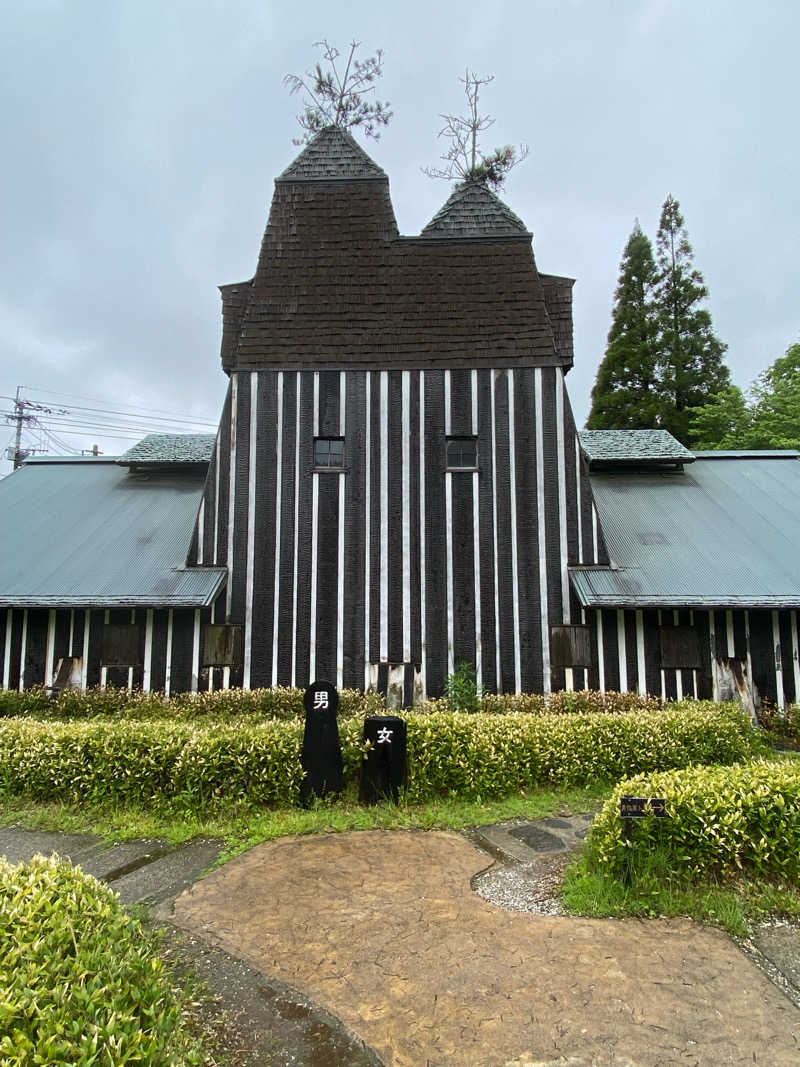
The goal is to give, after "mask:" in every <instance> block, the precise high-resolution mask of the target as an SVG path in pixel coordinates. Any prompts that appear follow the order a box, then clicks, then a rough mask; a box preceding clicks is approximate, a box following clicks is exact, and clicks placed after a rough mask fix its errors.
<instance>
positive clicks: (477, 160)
mask: <svg viewBox="0 0 800 1067" xmlns="http://www.w3.org/2000/svg"><path fill="white" fill-rule="evenodd" d="M459 81H460V82H461V84H462V85H463V86H464V95H465V96H466V98H467V111H468V114H466V115H441V116H440V118H443V119H444V120H445V124H444V126H443V127H442V129H441V130H440V131H439V136H440V137H444V138H446V139H447V140H448V141H449V142H450V147H449V148H448V150H447V151H446V152H445V153H444V155H443V156H442V157H441V158H442V160H444V163H445V166H444V167H423V168H422V172H423V174H427V175H428V177H429V178H445V179H446V180H448V181H452V180H453V179H455V180H457V181H463V182H469V181H472V182H483V183H484V184H486V185H490V186H491V187H492V188H493V189H499V188H500V186H501V185H502V184H503V182H504V181H505V179H506V175H507V174H508V172H509V171H510V170H511V169H512V168H513V167H515V166H516V165H517V163H521V162H522V160H523V159H525V157H526V156H527V155H528V146H527V145H520V146H519V148H514V147H513V146H512V145H504V146H503V147H502V148H495V150H494V151H493V152H491V153H489V154H488V155H487V154H486V153H485V152H483V151H482V150H481V148H480V147H479V145H478V134H480V133H482V132H483V131H484V130H488V129H489V127H490V126H494V121H495V120H494V119H493V118H492V117H491V115H481V114H480V112H479V111H478V96H479V95H480V90H481V86H483V85H488V84H489V82H492V81H494V75H493V74H490V75H487V76H486V77H485V78H479V77H478V75H477V74H475V72H474V71H471V70H470V69H469V68H467V70H466V72H465V74H464V77H463V78H459Z"/></svg>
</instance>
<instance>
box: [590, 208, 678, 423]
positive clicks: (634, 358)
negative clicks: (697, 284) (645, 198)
mask: <svg viewBox="0 0 800 1067" xmlns="http://www.w3.org/2000/svg"><path fill="white" fill-rule="evenodd" d="M655 283H656V265H655V260H654V259H653V246H652V245H651V243H650V239H649V237H647V236H646V235H645V234H644V233H643V232H642V229H641V227H640V226H639V223H638V221H637V222H636V224H635V225H634V227H633V231H632V232H631V235H630V237H629V238H628V243H627V244H626V245H625V251H624V252H623V254H622V262H621V263H620V269H619V282H618V283H617V289H616V292H615V294H614V309H613V312H612V319H611V329H610V330H609V332H608V343H607V345H606V354H605V356H604V358H603V361H602V363H601V364H600V366H599V368H598V370H597V378H596V380H595V384H594V388H593V389H592V409H591V411H590V413H589V418H588V420H587V422H586V425H587V427H588V428H589V429H590V430H628V429H641V428H651V427H654V426H658V425H659V424H660V413H661V412H660V397H659V392H658V349H657V336H658V323H657V319H656V313H655V309H654V305H653V290H654V286H655Z"/></svg>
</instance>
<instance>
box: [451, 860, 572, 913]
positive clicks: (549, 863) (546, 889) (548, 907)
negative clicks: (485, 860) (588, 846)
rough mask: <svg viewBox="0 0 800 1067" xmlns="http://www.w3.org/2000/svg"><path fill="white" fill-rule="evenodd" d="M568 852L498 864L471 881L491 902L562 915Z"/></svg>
mask: <svg viewBox="0 0 800 1067" xmlns="http://www.w3.org/2000/svg"><path fill="white" fill-rule="evenodd" d="M571 858H572V857H571V855H570V854H569V853H566V854H565V853H563V852H562V853H557V854H546V855H542V856H540V857H539V858H538V859H537V860H536V861H535V862H534V863H525V864H523V863H520V864H513V865H512V864H508V865H501V864H499V863H496V864H495V865H494V866H493V867H490V868H489V869H488V870H487V871H482V872H481V873H480V874H478V875H476V876H475V877H474V878H473V880H472V888H473V889H474V890H475V892H476V893H477V894H478V895H479V896H481V897H483V899H484V900H487V901H488V902H489V903H490V904H497V905H498V906H499V907H501V908H510V909H511V910H512V911H527V912H531V913H533V914H534V915H563V914H564V911H563V908H562V907H561V901H560V887H561V879H562V877H563V874H564V868H565V867H566V866H567V864H568V863H569V861H570V859H571Z"/></svg>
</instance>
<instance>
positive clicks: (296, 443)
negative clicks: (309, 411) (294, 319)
mask: <svg viewBox="0 0 800 1067" xmlns="http://www.w3.org/2000/svg"><path fill="white" fill-rule="evenodd" d="M300 381H301V378H300V371H298V372H297V383H296V387H295V417H294V556H293V564H292V568H293V573H292V685H297V542H298V534H299V531H298V528H297V527H298V523H299V521H300ZM310 680H311V679H309V681H310Z"/></svg>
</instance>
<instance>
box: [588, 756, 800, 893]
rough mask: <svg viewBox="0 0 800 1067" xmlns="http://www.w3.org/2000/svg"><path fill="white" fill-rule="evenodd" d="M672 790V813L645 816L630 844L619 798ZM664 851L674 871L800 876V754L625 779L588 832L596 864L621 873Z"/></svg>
mask: <svg viewBox="0 0 800 1067" xmlns="http://www.w3.org/2000/svg"><path fill="white" fill-rule="evenodd" d="M625 794H631V795H634V796H653V797H665V798H666V801H667V811H668V813H669V814H668V817H667V818H659V819H657V818H655V817H654V816H652V815H651V816H646V817H645V818H643V819H637V820H636V825H635V826H634V828H633V834H632V840H631V842H630V843H629V844H626V843H625V840H624V837H623V831H622V819H621V818H620V814H619V799H620V797H621V796H624V795H625ZM654 851H658V852H659V854H660V856H661V859H662V860H664V862H666V863H667V864H668V866H669V868H670V869H671V870H675V871H680V872H683V873H684V874H686V875H688V876H698V875H702V874H705V873H707V872H716V873H732V872H737V871H742V870H746V871H748V872H751V873H753V874H760V875H773V876H779V877H781V878H783V879H787V880H791V879H794V880H796V879H797V878H798V877H800V761H796V760H775V761H767V760H758V761H755V762H752V763H747V764H742V765H740V766H733V767H689V768H685V769H683V770H674V771H667V772H665V773H659V774H642V775H638V776H637V777H635V778H631V779H629V780H628V781H623V782H620V783H619V784H618V785H617V787H616V788H615V790H614V792H613V794H612V796H611V797H610V799H609V800H608V801H607V802H606V803H605V805H604V806H603V809H602V811H601V812H600V814H599V815H598V816H597V818H596V819H595V821H594V824H593V825H592V829H591V832H590V834H589V836H588V838H587V853H586V854H587V858H588V861H589V865H590V867H591V868H592V869H594V870H604V871H607V872H610V873H612V874H614V875H617V876H621V875H622V874H623V872H624V871H625V870H626V868H628V867H629V868H630V869H632V870H635V869H636V867H637V864H640V863H643V862H645V861H646V859H647V857H648V855H649V854H652V853H653V852H654Z"/></svg>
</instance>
